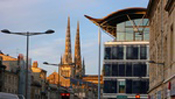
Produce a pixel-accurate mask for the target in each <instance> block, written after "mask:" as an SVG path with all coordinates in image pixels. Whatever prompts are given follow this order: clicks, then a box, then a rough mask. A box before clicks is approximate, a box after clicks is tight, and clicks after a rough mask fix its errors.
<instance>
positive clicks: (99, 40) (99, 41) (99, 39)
mask: <svg viewBox="0 0 175 99" xmlns="http://www.w3.org/2000/svg"><path fill="white" fill-rule="evenodd" d="M98 45H99V63H98V64H99V65H98V99H100V69H101V68H100V67H101V32H100V27H99V30H98Z"/></svg>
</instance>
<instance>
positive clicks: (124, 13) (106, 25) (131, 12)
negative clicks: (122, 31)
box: [85, 7, 147, 37]
mask: <svg viewBox="0 0 175 99" xmlns="http://www.w3.org/2000/svg"><path fill="white" fill-rule="evenodd" d="M146 11H147V9H146V8H140V7H134V8H126V9H122V10H118V11H116V12H113V13H111V14H109V15H107V16H106V17H104V18H101V19H97V18H92V17H90V16H88V15H85V17H86V18H88V19H89V20H90V21H92V22H93V23H94V24H96V25H97V26H100V27H101V28H102V29H103V30H105V31H106V32H108V33H109V34H110V35H112V36H114V37H116V28H115V27H116V24H118V23H121V22H125V21H128V20H130V19H131V20H133V19H140V18H143V17H144V18H147V16H146ZM128 16H129V17H130V19H129V18H128Z"/></svg>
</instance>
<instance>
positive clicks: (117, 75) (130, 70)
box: [103, 19, 149, 95]
mask: <svg viewBox="0 0 175 99" xmlns="http://www.w3.org/2000/svg"><path fill="white" fill-rule="evenodd" d="M148 25H149V23H148V19H135V20H131V21H125V22H122V23H119V24H117V25H116V35H117V36H116V39H115V42H114V43H113V42H109V43H106V44H105V48H104V88H103V93H117V95H120V94H121V93H126V95H127V94H128V95H131V94H138V93H139V94H147V91H148V88H149V77H148V76H149V75H148V71H147V70H148V68H149V65H148V64H147V60H148V58H149V56H148V55H149V43H148V41H149V26H148ZM131 41H132V42H131ZM130 42H131V43H130ZM118 93H119V94H118Z"/></svg>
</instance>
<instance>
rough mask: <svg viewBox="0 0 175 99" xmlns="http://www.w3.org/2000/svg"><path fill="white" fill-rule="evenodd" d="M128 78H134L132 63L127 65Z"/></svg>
mask: <svg viewBox="0 0 175 99" xmlns="http://www.w3.org/2000/svg"><path fill="white" fill-rule="evenodd" d="M126 76H132V63H127V64H126Z"/></svg>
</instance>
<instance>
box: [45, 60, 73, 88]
mask: <svg viewBox="0 0 175 99" xmlns="http://www.w3.org/2000/svg"><path fill="white" fill-rule="evenodd" d="M43 64H45V65H52V66H57V67H59V66H62V65H74V64H75V63H71V64H53V63H48V62H43ZM58 72H59V68H58ZM59 74H60V76H61V73H60V72H59V73H58V75H59ZM58 82H60V78H59V80H58ZM57 87H59V83H58V84H57Z"/></svg>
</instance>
